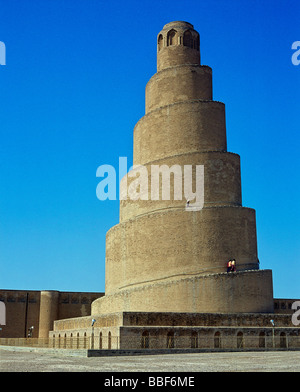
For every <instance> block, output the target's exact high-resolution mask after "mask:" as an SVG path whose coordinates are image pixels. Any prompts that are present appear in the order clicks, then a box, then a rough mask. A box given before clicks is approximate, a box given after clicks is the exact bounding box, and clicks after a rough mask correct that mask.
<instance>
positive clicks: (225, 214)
mask: <svg viewBox="0 0 300 392" xmlns="http://www.w3.org/2000/svg"><path fill="white" fill-rule="evenodd" d="M133 162H134V165H136V168H135V169H133V172H134V170H138V167H139V165H143V166H145V167H146V168H147V170H148V173H151V165H159V166H161V165H167V166H168V167H172V166H173V165H180V167H181V168H182V172H183V168H184V165H193V167H195V166H196V165H203V166H204V207H203V208H202V209H200V210H193V209H191V210H188V209H187V208H186V202H187V201H186V198H185V197H182V199H181V200H175V198H174V197H173V198H172V197H171V199H170V200H162V198H160V199H159V200H151V197H150V196H149V198H148V200H130V199H127V200H122V201H121V203H120V223H119V224H118V225H116V226H114V227H113V228H111V229H110V230H109V232H108V233H107V238H106V283H105V296H104V297H102V298H99V299H97V300H96V301H94V303H93V304H92V314H107V313H111V312H122V311H132V312H193V313H203V312H208V313H230V312H231V313H239V312H252V313H260V312H265V313H267V312H273V289H272V272H271V271H270V270H260V269H259V263H258V257H257V242H256V222H255V211H254V210H253V209H251V208H246V207H243V206H242V198H241V173H240V157H239V155H237V154H235V153H232V152H228V151H227V142H226V125H225V106H224V104H223V103H222V102H217V101H213V98H212V69H211V68H210V67H208V66H206V65H201V63H200V38H199V34H198V32H197V31H195V30H194V28H193V26H192V25H191V24H190V23H187V22H171V23H168V24H166V25H165V26H164V28H163V29H162V31H161V32H160V33H159V34H158V37H157V73H156V74H155V75H154V76H153V77H152V78H151V79H150V80H149V82H148V83H147V86H146V113H145V115H144V117H142V118H141V119H140V120H139V121H138V123H137V124H136V126H135V129H134V156H133ZM133 175H134V173H129V175H128V176H127V182H128V186H130V183H131V181H132V180H133V178H134V176H133ZM194 186H195V184H194ZM149 188H150V187H149ZM172 191H173V188H172V187H171V193H170V194H171V196H172ZM150 192H151V190H150V189H149V195H150ZM230 258H235V259H236V260H237V272H236V273H233V274H227V273H226V262H227V260H228V259H230Z"/></svg>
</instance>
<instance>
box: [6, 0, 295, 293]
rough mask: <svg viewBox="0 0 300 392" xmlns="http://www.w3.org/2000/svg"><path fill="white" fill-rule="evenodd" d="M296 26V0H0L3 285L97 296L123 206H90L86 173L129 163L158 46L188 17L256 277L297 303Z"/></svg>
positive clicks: (92, 185) (92, 193)
mask: <svg viewBox="0 0 300 392" xmlns="http://www.w3.org/2000/svg"><path fill="white" fill-rule="evenodd" d="M299 17H300V3H299V1H298V0H294V1H293V0H290V1H286V0H281V1H279V0H251V1H250V0H248V1H245V0H230V1H225V0H223V1H222V0H209V1H199V0H185V1H182V0H180V1H178V0H173V1H167V0H159V1H158V0H143V1H141V0H139V1H132V0H128V1H121V0H118V1H101V0H80V1H79V0H64V1H63V0H51V1H50V0H47V1H35V0H30V1H28V0H22V1H19V0H18V1H16V0H10V1H3V0H2V1H1V2H0V41H2V42H4V43H5V45H6V50H7V57H6V63H7V65H6V66H0V86H1V90H0V91H1V93H0V264H1V270H0V288H3V289H31V290H42V289H44V290H47V289H53V290H62V291H63V290H70V291H104V279H105V235H106V232H107V230H108V229H109V228H110V227H112V226H113V225H115V224H117V223H118V219H119V218H118V215H119V202H118V201H106V202H101V201H99V200H98V199H97V198H96V186H97V184H98V182H99V179H97V178H96V169H97V167H98V166H100V165H102V164H111V165H114V166H115V167H117V164H118V158H119V157H120V156H124V157H128V163H129V164H131V163H132V142H133V128H134V126H135V124H136V122H137V121H138V120H139V119H140V118H141V117H142V116H143V115H144V99H145V97H144V91H145V85H146V83H147V82H148V80H149V79H150V77H151V76H152V75H153V74H154V73H155V72H156V36H157V34H158V32H159V31H160V30H161V29H162V27H163V26H164V25H165V24H166V23H169V22H171V21H175V20H184V21H188V22H190V23H192V24H193V25H194V27H195V29H196V30H197V31H199V33H200V37H201V43H200V45H201V48H200V49H201V57H202V64H206V65H209V66H211V67H212V69H213V90H214V99H215V100H219V101H222V102H224V103H225V105H226V123H227V138H228V150H229V151H232V152H236V153H238V154H240V156H241V170H242V190H243V205H244V206H247V207H252V208H254V209H255V210H256V216H257V237H258V254H259V259H260V262H261V268H264V269H272V270H273V278H274V296H275V297H286V298H300V289H299V282H300V260H299V254H300V241H299V222H300V214H299V191H300V187H299V169H300V165H299V147H300V136H299V128H300V121H299V114H300V99H299V92H300V88H299V87H300V65H299V66H295V65H293V64H292V62H291V56H292V54H293V51H292V50H291V46H292V43H293V42H294V41H299V40H300V28H299V26H300V24H299Z"/></svg>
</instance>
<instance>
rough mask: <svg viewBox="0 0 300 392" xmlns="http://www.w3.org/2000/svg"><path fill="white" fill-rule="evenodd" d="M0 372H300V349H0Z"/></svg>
mask: <svg viewBox="0 0 300 392" xmlns="http://www.w3.org/2000/svg"><path fill="white" fill-rule="evenodd" d="M0 371H1V372H299V371H300V351H275V352H228V353H224V352H218V353H195V354H165V355H141V356H115V357H96V358H86V357H71V356H62V355H60V354H55V353H52V354H48V353H47V354H45V353H36V352H20V351H6V350H0Z"/></svg>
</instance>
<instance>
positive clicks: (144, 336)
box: [141, 331, 149, 348]
mask: <svg viewBox="0 0 300 392" xmlns="http://www.w3.org/2000/svg"><path fill="white" fill-rule="evenodd" d="M141 347H142V348H149V332H148V331H144V332H143V333H142V341H141Z"/></svg>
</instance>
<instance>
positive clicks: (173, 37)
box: [167, 29, 178, 46]
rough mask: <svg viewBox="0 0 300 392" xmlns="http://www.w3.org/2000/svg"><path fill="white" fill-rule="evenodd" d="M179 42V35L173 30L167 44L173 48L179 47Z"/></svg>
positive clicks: (169, 33)
mask: <svg viewBox="0 0 300 392" xmlns="http://www.w3.org/2000/svg"><path fill="white" fill-rule="evenodd" d="M177 41H178V35H177V31H176V30H174V29H172V30H170V31H169V32H168V36H167V44H168V46H172V45H177V43H178V42H177Z"/></svg>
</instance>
